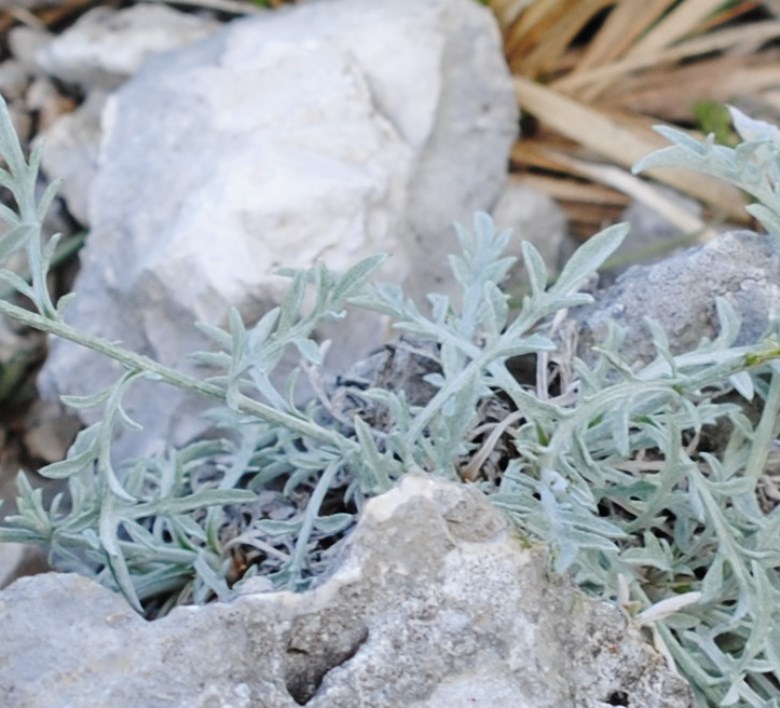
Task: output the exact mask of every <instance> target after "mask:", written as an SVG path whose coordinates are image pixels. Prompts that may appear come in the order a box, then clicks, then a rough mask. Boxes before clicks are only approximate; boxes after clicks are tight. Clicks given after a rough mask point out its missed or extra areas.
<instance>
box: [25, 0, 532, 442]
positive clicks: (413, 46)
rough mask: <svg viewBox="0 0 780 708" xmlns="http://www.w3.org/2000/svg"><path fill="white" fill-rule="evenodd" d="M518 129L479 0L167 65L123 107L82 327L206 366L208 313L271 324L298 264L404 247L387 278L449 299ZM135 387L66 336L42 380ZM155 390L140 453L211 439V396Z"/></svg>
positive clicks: (293, 14) (356, 345)
mask: <svg viewBox="0 0 780 708" xmlns="http://www.w3.org/2000/svg"><path fill="white" fill-rule="evenodd" d="M302 37H305V38H306V39H305V41H302V40H301V38H302ZM150 116H153V117H154V120H150ZM516 118H517V108H516V104H515V98H514V94H513V91H512V86H511V81H510V79H509V74H508V70H507V68H506V66H505V63H504V60H503V56H502V53H501V44H500V37H499V34H498V32H497V29H496V26H495V20H494V18H493V17H492V15H490V13H489V12H488V11H487V10H486V9H485V8H482V7H480V6H479V5H478V4H477V3H474V2H473V0H426V2H419V1H418V0H403V1H397V0H394V1H393V2H389V1H384V2H380V3H364V2H361V1H360V0H340V1H339V2H332V3H319V2H312V3H305V4H301V5H300V6H295V7H292V8H289V9H287V10H282V11H279V12H274V13H269V14H268V15H262V16H259V17H256V18H251V19H247V20H242V21H237V22H234V23H232V24H230V25H228V26H227V27H225V28H224V29H223V30H221V31H218V32H217V33H215V34H214V35H213V36H211V37H209V38H207V39H205V40H203V41H201V42H196V43H195V44H193V45H190V46H189V47H185V48H183V49H180V50H176V51H172V52H166V53H163V54H158V55H155V56H154V57H151V58H150V59H148V60H147V61H146V63H145V64H144V65H143V68H142V69H141V70H140V71H139V72H138V73H137V74H136V75H135V76H134V77H133V79H132V80H130V81H129V82H127V83H126V84H125V85H124V86H123V87H122V88H121V89H120V90H119V91H118V92H117V93H115V94H114V95H113V96H112V97H111V99H110V100H109V102H108V104H107V106H106V108H105V109H104V112H103V131H104V137H103V144H102V149H101V153H100V156H99V168H98V173H97V176H96V178H95V181H94V183H93V185H92V189H91V194H90V202H89V209H88V212H89V213H88V217H89V222H90V223H91V226H92V230H91V234H90V239H89V243H88V244H87V247H86V249H85V251H84V254H83V268H82V271H81V274H80V276H79V279H78V281H77V283H76V287H75V293H76V296H77V297H76V301H75V305H74V306H73V308H72V309H71V310H70V311H69V313H68V319H69V320H70V321H71V322H72V323H73V324H74V325H75V326H77V327H80V328H86V329H87V330H89V331H91V332H93V333H95V334H99V335H102V336H104V337H107V338H108V339H121V340H122V341H124V343H125V344H126V345H128V346H129V347H131V348H133V349H136V350H138V351H141V352H143V353H146V354H149V355H151V356H152V357H153V358H156V359H158V360H159V361H162V362H163V363H166V364H170V365H175V366H180V367H182V368H186V366H187V365H186V361H187V360H186V357H187V355H188V354H189V353H191V352H192V351H195V350H197V349H202V348H205V347H207V346H209V343H208V342H206V341H204V339H203V337H202V335H200V334H199V333H198V332H197V331H196V330H195V329H194V327H193V326H192V323H193V321H195V320H198V321H201V322H206V323H211V324H220V323H224V321H225V319H226V315H227V312H228V308H229V307H230V306H238V307H239V308H241V309H242V311H243V313H244V314H245V316H246V317H247V319H248V320H249V321H250V322H251V321H252V320H253V319H254V318H256V317H257V316H259V315H260V314H261V313H263V312H264V311H265V310H266V309H268V308H269V307H270V306H271V305H272V304H274V303H275V302H276V301H277V300H278V298H279V296H280V292H281V290H282V289H283V285H284V284H285V283H284V281H282V280H281V279H279V278H276V277H272V276H271V273H272V272H273V271H274V270H275V269H276V268H278V267H280V266H285V267H309V266H311V265H313V263H314V262H315V261H316V260H318V259H322V260H324V261H325V262H326V264H327V265H328V266H329V267H331V268H335V269H344V268H347V267H349V266H352V265H354V264H355V263H356V262H357V261H358V260H359V259H360V258H362V257H365V256H369V255H374V254H376V253H377V252H383V251H385V252H387V251H389V252H391V253H393V254H394V256H395V257H394V258H393V263H394V265H393V269H391V270H390V271H387V272H386V273H385V277H396V278H401V277H403V276H404V275H407V276H408V279H409V282H410V283H411V286H410V290H411V291H412V292H418V293H419V292H421V291H423V290H425V291H430V290H435V289H436V288H437V283H439V282H440V281H441V282H443V280H444V273H445V272H447V261H446V259H445V258H444V255H443V254H444V253H445V252H450V251H452V250H454V248H455V244H456V241H455V238H454V235H453V234H452V229H451V222H452V220H453V219H458V218H461V219H464V220H470V219H471V215H472V213H473V211H475V210H477V209H484V210H489V208H490V207H491V206H492V205H493V202H494V201H495V200H496V199H497V197H498V195H499V192H500V189H501V187H502V184H503V181H504V179H505V174H506V162H507V157H508V154H509V150H510V147H511V144H512V142H513V140H514V138H515V134H516V129H517V125H516ZM443 234H447V238H444V237H443ZM448 287H449V286H448ZM383 334H384V333H383V331H382V326H381V323H379V322H377V320H376V318H375V317H374V316H372V317H371V319H370V320H365V321H357V322H356V321H351V322H350V323H349V328H348V329H346V330H341V331H339V332H338V333H337V334H336V335H335V336H334V335H332V334H330V333H329V334H328V336H334V338H335V339H336V340H337V342H336V345H335V346H334V348H333V349H332V351H331V356H330V358H329V366H330V367H332V370H343V369H344V368H345V367H346V365H347V364H348V363H351V362H353V361H355V360H356V359H357V358H359V357H360V356H361V355H364V354H365V353H367V352H368V351H370V350H371V349H372V348H373V347H374V346H375V345H376V344H377V343H378V341H379V340H380V339H381V337H382V336H383ZM85 371H89V372H90V375H89V376H88V377H87V376H84V372H85ZM115 379H116V371H115V370H114V369H113V367H111V365H110V364H108V363H107V362H105V361H103V360H101V359H99V358H98V357H96V356H94V355H91V354H89V353H86V352H82V351H80V350H78V349H77V348H76V347H74V346H73V345H70V344H67V343H64V342H56V343H55V346H54V347H53V350H52V352H51V355H50V357H49V360H48V362H47V365H46V367H45V369H44V372H43V375H42V377H41V380H40V381H41V388H42V391H43V392H44V394H45V395H48V396H52V395H54V394H56V393H61V392H67V393H71V394H79V393H92V392H94V391H95V390H97V389H99V388H100V387H102V386H104V385H106V384H107V383H110V382H113V381H114V380H115ZM138 389H139V390H138V391H137V393H136V394H135V395H133V394H132V393H131V395H130V397H129V399H128V400H127V408H128V410H129V412H130V413H131V415H132V416H134V417H136V419H138V420H139V422H141V423H142V424H144V425H145V428H146V433H145V435H146V437H145V438H143V439H142V438H134V439H133V440H134V441H137V445H138V446H137V447H135V445H136V442H134V443H133V450H134V451H140V450H149V449H151V448H152V447H153V446H154V442H155V441H157V442H159V441H161V440H163V439H165V440H167V442H169V443H173V444H180V443H182V442H184V441H185V440H187V439H189V438H190V437H191V436H192V435H193V434H195V433H196V432H198V430H199V426H198V424H197V419H196V418H195V416H194V415H193V412H194V410H195V409H194V408H193V404H192V401H191V399H186V398H184V397H182V396H181V395H179V394H178V393H176V392H171V391H170V390H167V389H166V390H162V389H160V388H159V387H148V386H146V385H145V384H142V385H140V386H139V387H138ZM90 420H91V419H90ZM122 444H124V443H122ZM120 449H121V444H120Z"/></svg>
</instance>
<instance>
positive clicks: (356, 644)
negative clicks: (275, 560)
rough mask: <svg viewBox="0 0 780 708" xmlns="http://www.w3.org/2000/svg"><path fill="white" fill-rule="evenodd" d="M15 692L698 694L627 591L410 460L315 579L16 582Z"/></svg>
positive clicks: (636, 700)
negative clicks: (135, 603) (151, 586)
mask: <svg viewBox="0 0 780 708" xmlns="http://www.w3.org/2000/svg"><path fill="white" fill-rule="evenodd" d="M0 623H1V625H2V627H3V642H2V643H1V644H0V702H2V704H3V705H4V706H8V707H9V708H14V707H15V706H25V707H26V708H39V707H40V708H44V707H46V708H48V706H52V705H68V706H70V707H71V708H80V707H81V706H84V707H86V706H94V705H111V706H112V707H113V708H131V707H132V708H135V706H138V705H154V706H156V707H159V708H164V707H165V706H171V707H173V706H184V705H187V706H198V707H200V706H204V707H205V706H247V708H248V707H250V706H264V707H269V708H270V707H273V708H276V707H279V708H282V707H284V708H294V706H296V705H307V706H309V707H310V708H319V707H323V708H324V707H326V706H328V707H330V706H350V707H355V708H359V707H361V706H365V707H369V706H370V707H371V708H383V707H385V706H386V707H387V708H396V707H397V706H415V707H417V708H422V707H423V706H425V707H426V708H453V706H455V707H460V706H463V707H464V708H465V707H466V706H473V705H479V706H484V705H500V706H511V707H512V708H561V707H562V706H578V707H580V706H581V707H583V708H597V707H601V706H609V705H618V703H616V702H615V701H616V700H617V698H620V699H621V702H620V703H619V705H632V706H633V705H636V706H642V708H683V707H684V706H692V705H693V703H692V699H691V694H690V690H689V688H688V687H687V686H686V684H685V682H684V681H683V680H682V679H681V678H679V677H678V676H677V675H676V674H674V673H673V672H671V671H670V670H669V669H668V668H667V667H666V664H665V662H664V660H663V659H662V658H661V656H660V655H658V654H656V653H655V651H654V650H653V649H652V648H651V647H650V646H649V645H648V644H646V643H645V642H644V640H643V639H642V637H641V635H640V633H639V631H638V629H637V628H636V627H635V626H633V625H632V624H631V622H630V621H629V620H628V619H626V617H625V616H624V615H623V614H622V613H620V612H619V611H618V610H616V609H615V608H613V607H610V606H608V605H606V604H603V603H599V602H595V601H593V600H591V599H589V598H587V597H586V596H585V595H583V594H582V593H581V592H580V591H578V590H577V589H575V588H573V587H572V586H571V585H570V584H569V583H568V582H565V581H563V580H554V579H553V580H551V579H550V577H549V574H548V564H547V559H546V557H545V554H544V553H542V552H541V551H539V550H532V549H529V548H527V547H526V546H525V545H524V544H523V543H522V542H521V541H520V540H519V539H518V538H517V537H515V535H514V534H513V532H512V531H511V530H510V529H509V528H508V527H507V521H506V519H505V517H504V516H503V515H502V514H501V513H500V512H498V511H497V510H496V509H494V508H493V507H492V506H491V505H490V504H489V503H488V502H487V500H486V499H485V498H484V497H483V496H482V495H481V494H480V493H479V492H477V491H476V490H474V489H469V488H466V487H464V486H462V485H455V484H452V483H448V482H442V481H440V480H435V479H432V478H424V477H418V476H409V477H407V478H405V479H404V480H403V481H402V482H401V483H400V485H399V486H398V487H396V488H395V489H393V490H391V491H390V492H389V493H387V494H385V495H383V496H381V497H378V498H376V499H374V500H372V501H370V502H369V503H368V504H367V505H366V507H365V509H364V513H363V515H362V518H361V520H360V523H359V525H358V528H357V529H356V531H355V533H354V535H353V537H352V538H351V540H350V542H349V546H348V548H347V549H346V551H345V554H344V556H343V560H342V562H341V565H340V566H339V567H337V568H336V569H335V571H334V572H333V574H332V576H331V577H330V578H329V579H328V580H326V581H324V582H323V583H322V584H321V585H320V586H319V587H317V588H315V589H314V590H311V591H309V592H307V593H304V594H299V595H294V594H291V593H287V592H269V593H264V594H248V595H243V596H241V597H239V598H238V599H237V600H235V601H234V602H232V603H230V604H213V605H209V606H205V607H200V608H191V607H187V608H180V609H176V610H174V611H173V612H172V613H171V614H170V615H168V616H167V617H165V618H163V619H161V620H158V621H155V622H152V623H147V622H145V621H144V620H142V619H141V618H140V617H138V616H137V615H135V614H134V613H133V612H132V611H131V610H130V609H129V608H128V606H127V605H126V604H125V602H124V600H123V599H122V598H121V597H119V596H118V595H115V594H113V593H111V592H110V591H108V590H106V589H103V588H100V587H99V586H97V585H96V584H94V583H93V582H91V581H89V580H86V579H84V578H80V577H78V576H75V575H56V574H49V575H45V576H38V577H36V578H31V579H22V580H19V581H17V582H16V583H14V584H13V585H12V586H11V587H9V588H8V589H6V590H5V591H3V592H1V593H0Z"/></svg>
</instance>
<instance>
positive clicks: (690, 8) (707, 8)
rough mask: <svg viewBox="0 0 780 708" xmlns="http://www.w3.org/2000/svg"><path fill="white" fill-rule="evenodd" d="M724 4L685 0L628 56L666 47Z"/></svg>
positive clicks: (710, 0)
mask: <svg viewBox="0 0 780 708" xmlns="http://www.w3.org/2000/svg"><path fill="white" fill-rule="evenodd" d="M722 5H723V0H685V2H681V3H679V4H678V5H677V6H676V7H675V8H673V9H672V10H671V11H670V12H669V14H668V15H666V16H665V17H664V18H663V19H662V20H660V21H659V22H658V24H657V25H655V26H654V27H653V28H652V29H651V30H650V31H649V32H648V33H647V34H646V35H645V36H644V37H641V38H640V39H639V40H638V41H637V43H636V44H635V45H634V46H633V47H632V48H631V49H630V50H629V51H628V52H627V56H641V55H642V54H651V53H653V52H656V51H658V50H660V49H666V48H667V47H670V46H671V45H673V44H674V43H675V42H677V41H679V40H680V39H682V38H683V37H685V36H686V35H689V34H691V33H692V32H693V31H695V30H696V29H697V28H699V26H700V25H702V24H703V23H704V21H705V20H707V19H708V18H709V17H711V16H712V15H714V14H715V13H716V12H717V11H718V9H719V8H720V7H721V6H722Z"/></svg>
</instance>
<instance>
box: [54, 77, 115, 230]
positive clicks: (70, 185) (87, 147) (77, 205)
mask: <svg viewBox="0 0 780 708" xmlns="http://www.w3.org/2000/svg"><path fill="white" fill-rule="evenodd" d="M106 99H107V93H106V92H105V91H101V90H94V91H91V92H90V93H89V94H88V95H87V98H86V100H85V101H84V102H83V103H82V104H81V105H80V106H79V107H78V108H76V110H74V111H71V112H70V113H66V114H65V115H63V116H61V117H60V118H58V119H57V120H56V121H54V122H53V123H52V124H51V125H50V126H49V128H48V130H46V131H45V132H44V133H43V134H42V135H41V136H40V139H42V140H43V141H44V143H45V148H44V152H43V160H42V162H41V166H42V168H43V171H44V172H45V173H46V175H47V176H49V177H50V178H51V179H60V180H62V184H61V187H60V190H59V195H60V196H61V197H62V198H63V199H64V200H65V203H66V204H67V207H68V212H69V213H70V215H71V216H72V217H73V218H74V219H76V220H77V221H78V222H79V223H80V224H81V225H83V226H89V225H90V223H89V207H88V200H89V193H90V189H91V187H92V183H93V181H94V179H95V173H96V172H97V165H98V155H99V152H100V140H101V129H100V116H101V113H102V110H103V106H104V105H105V102H106Z"/></svg>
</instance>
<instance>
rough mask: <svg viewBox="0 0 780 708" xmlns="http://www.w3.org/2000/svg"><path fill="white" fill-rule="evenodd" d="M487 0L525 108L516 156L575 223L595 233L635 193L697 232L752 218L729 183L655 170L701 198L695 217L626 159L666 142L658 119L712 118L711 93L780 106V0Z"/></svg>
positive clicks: (696, 123)
mask: <svg viewBox="0 0 780 708" xmlns="http://www.w3.org/2000/svg"><path fill="white" fill-rule="evenodd" d="M488 4H489V6H490V7H491V8H492V10H493V11H494V13H495V15H496V17H497V18H498V21H499V23H500V26H501V28H502V30H503V34H504V45H505V51H506V56H507V62H508V64H509V66H510V69H511V71H512V73H513V75H514V77H515V88H516V91H517V98H518V101H519V104H520V106H521V108H522V110H523V114H524V117H525V118H524V130H523V137H522V138H521V140H520V141H519V142H518V144H517V146H516V148H515V150H514V151H513V166H514V168H515V170H516V172H517V173H518V174H519V176H520V178H521V179H522V180H523V181H525V182H527V183H528V184H530V185H534V186H540V187H542V188H543V189H544V190H545V191H547V192H548V193H549V194H551V195H552V196H553V197H555V198H556V199H558V200H559V201H561V202H562V203H563V204H564V206H565V207H566V209H567V211H568V213H569V216H570V219H571V222H572V227H573V230H574V231H575V233H578V234H580V235H582V236H586V235H588V234H591V233H594V232H595V231H597V230H598V229H599V228H601V227H602V226H603V223H604V222H605V221H610V220H612V219H613V218H614V217H615V216H616V212H619V210H620V208H621V207H622V206H624V205H625V204H627V203H628V201H629V199H639V200H642V201H644V202H646V203H648V204H650V205H651V206H652V208H654V209H655V210H656V211H659V212H662V213H664V214H665V215H666V216H667V217H668V219H669V220H670V221H672V223H674V224H675V225H676V226H677V227H678V228H679V229H680V230H681V232H692V231H698V232H699V233H700V235H701V238H707V237H708V236H711V235H712V233H713V230H712V229H711V228H710V225H711V224H712V223H716V222H718V221H722V220H727V221H730V222H741V221H744V220H745V215H744V211H743V208H742V207H743V204H744V199H743V196H742V195H741V194H740V193H739V192H738V191H737V190H736V189H734V188H732V187H729V186H727V185H724V184H722V183H720V182H717V181H715V180H711V179H708V178H705V177H702V176H700V175H696V176H693V175H692V174H691V173H687V172H685V171H673V170H659V171H657V172H654V173H651V176H652V177H653V178H654V179H655V180H657V181H658V182H661V183H664V184H667V185H669V186H671V187H674V188H675V189H677V190H679V191H680V192H683V193H684V194H687V195H689V196H691V197H693V198H695V199H697V200H699V201H700V202H701V203H702V204H703V205H704V206H705V212H704V213H705V217H704V222H700V221H699V220H698V219H696V218H695V217H692V216H691V215H689V214H687V213H685V212H684V211H683V210H681V209H680V208H679V207H678V206H677V205H676V204H675V203H672V202H671V201H670V200H669V199H668V198H667V197H666V196H664V193H663V191H662V190H659V189H658V188H657V186H655V185H654V183H653V182H652V181H647V180H645V179H639V178H636V177H634V176H632V175H631V174H630V170H629V168H630V166H631V164H632V163H633V162H634V161H636V160H637V159H638V158H639V157H641V156H642V155H644V154H646V153H648V152H650V151H652V150H654V149H656V148H658V147H661V146H663V145H664V141H663V140H662V139H661V138H660V137H659V136H657V135H656V134H655V133H654V132H653V131H652V129H651V126H652V125H654V124H657V123H673V124H676V125H678V126H681V127H685V128H691V129H694V128H697V127H700V125H701V119H702V116H703V117H704V118H705V119H706V118H708V117H711V118H712V119H713V122H716V119H717V115H716V114H712V109H711V108H708V105H711V104H713V103H714V104H724V103H735V104H737V105H740V106H743V107H746V108H747V110H748V111H749V112H752V113H756V112H758V113H760V114H761V117H767V118H769V119H770V120H772V119H774V117H775V115H780V46H778V42H777V40H778V38H780V2H779V1H778V0H769V1H765V2H755V1H748V0H743V1H739V0H738V1H736V2H725V3H724V2H723V0H612V1H610V0H490V2H489V3H488ZM708 102H710V103H709V104H708ZM529 117H532V118H533V120H528V118H529ZM708 129H709V128H708Z"/></svg>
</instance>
